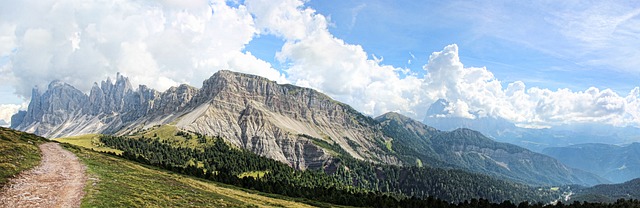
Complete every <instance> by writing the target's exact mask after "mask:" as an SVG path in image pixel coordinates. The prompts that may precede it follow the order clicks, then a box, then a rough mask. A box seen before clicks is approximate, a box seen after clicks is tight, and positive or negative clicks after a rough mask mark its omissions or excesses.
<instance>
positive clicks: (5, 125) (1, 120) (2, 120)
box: [0, 119, 9, 127]
mask: <svg viewBox="0 0 640 208" xmlns="http://www.w3.org/2000/svg"><path fill="white" fill-rule="evenodd" d="M0 127H9V123H7V121H5V120H4V119H0Z"/></svg>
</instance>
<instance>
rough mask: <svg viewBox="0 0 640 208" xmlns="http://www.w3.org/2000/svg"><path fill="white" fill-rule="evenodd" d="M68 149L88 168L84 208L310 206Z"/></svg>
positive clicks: (110, 157) (75, 148) (74, 148)
mask: <svg viewBox="0 0 640 208" xmlns="http://www.w3.org/2000/svg"><path fill="white" fill-rule="evenodd" d="M65 147H66V148H67V149H69V150H70V151H72V152H73V153H75V154H76V155H77V156H78V157H79V158H80V159H81V161H83V163H85V164H86V165H87V172H88V177H89V180H88V182H87V185H86V187H85V191H86V193H87V195H86V196H85V198H84V199H83V201H82V207H310V205H307V204H304V203H300V202H296V201H304V199H292V198H286V197H282V196H274V195H268V196H265V195H264V194H261V193H258V192H255V191H251V190H241V189H239V188H236V187H233V186H228V185H224V184H219V183H214V182H210V181H203V180H199V179H196V178H192V177H188V176H184V175H180V174H175V173H172V172H168V171H164V170H159V169H156V168H153V167H148V166H144V165H140V164H138V163H134V162H131V161H127V160H124V159H121V158H118V157H115V156H111V155H106V154H102V153H97V152H94V151H91V150H88V149H83V148H78V147H75V146H71V145H65ZM275 197H277V198H275ZM305 202H306V203H314V205H320V206H329V205H326V204H321V203H315V202H308V201H305Z"/></svg>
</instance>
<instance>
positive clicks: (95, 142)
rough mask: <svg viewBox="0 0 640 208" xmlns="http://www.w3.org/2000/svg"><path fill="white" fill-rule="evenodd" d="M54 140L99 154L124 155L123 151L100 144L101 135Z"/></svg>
mask: <svg viewBox="0 0 640 208" xmlns="http://www.w3.org/2000/svg"><path fill="white" fill-rule="evenodd" d="M53 140H55V141H58V142H61V143H69V144H72V145H76V146H80V147H85V148H89V149H93V150H95V151H99V152H113V153H116V154H122V151H120V150H117V149H113V148H109V147H106V146H104V145H103V144H102V143H101V142H100V134H85V135H80V136H72V137H64V138H55V139H53Z"/></svg>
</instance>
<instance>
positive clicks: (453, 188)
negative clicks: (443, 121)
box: [85, 127, 560, 206]
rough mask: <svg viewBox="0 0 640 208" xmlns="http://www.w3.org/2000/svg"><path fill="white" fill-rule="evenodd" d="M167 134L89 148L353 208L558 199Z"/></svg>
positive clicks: (522, 189) (437, 172) (471, 178)
mask: <svg viewBox="0 0 640 208" xmlns="http://www.w3.org/2000/svg"><path fill="white" fill-rule="evenodd" d="M167 129H170V128H169V127H157V128H155V129H154V130H150V131H143V132H140V134H136V135H132V136H124V137H122V136H121V137H114V136H106V135H105V136H102V137H101V139H100V143H92V144H93V145H95V146H93V147H104V146H108V147H111V148H116V149H119V150H122V151H124V153H123V157H125V158H129V159H131V160H135V161H139V162H142V163H145V164H150V165H155V166H158V167H162V168H164V169H168V170H173V171H177V172H183V173H185V174H191V175H194V176H197V177H201V178H205V179H209V180H213V181H219V182H224V183H229V184H233V185H236V186H241V187H245V188H251V189H256V190H260V191H264V192H268V193H276V194H282V195H288V196H294V197H304V198H310V199H313V200H319V201H325V202H330V203H336V204H344V205H352V206H369V205H367V203H366V201H367V200H366V199H367V198H366V197H369V196H368V195H370V194H374V195H372V196H371V197H373V196H375V193H376V192H386V193H391V194H397V195H398V196H400V197H405V196H416V197H419V198H422V197H429V196H431V197H436V198H438V199H443V200H447V201H451V202H461V201H464V200H465V199H470V198H485V199H488V200H490V201H493V202H501V201H504V200H513V201H523V200H528V201H550V200H552V199H554V198H556V197H558V196H559V194H560V193H554V192H553V191H545V190H538V189H537V188H533V187H529V186H526V185H522V184H517V183H513V182H510V181H505V180H498V179H495V178H491V177H488V176H484V175H479V174H472V173H467V172H464V171H459V170H444V169H437V168H428V167H424V168H416V167H407V168H400V167H397V166H388V165H375V164H371V163H368V162H362V161H360V160H357V159H354V158H350V157H340V158H337V159H335V160H333V161H331V163H328V164H326V166H327V168H326V169H325V170H326V171H330V172H327V173H320V172H317V171H312V170H307V171H299V170H295V169H293V168H291V167H289V166H287V165H285V164H282V163H280V162H277V161H275V160H272V159H268V158H264V157H260V156H258V155H255V154H254V153H251V152H248V151H246V150H242V149H236V148H233V146H230V144H228V143H225V142H223V140H222V139H220V138H217V137H210V136H205V135H199V134H196V133H188V132H183V131H178V132H176V133H175V134H172V135H173V136H172V137H168V138H162V136H161V133H159V132H161V131H166V130H167ZM145 135H156V136H155V137H153V136H152V137H146V136H145ZM143 136H144V137H143ZM174 136H175V137H174ZM85 138H87V139H90V137H85ZM192 142H193V143H192ZM194 144H195V145H194ZM93 147H92V148H93ZM336 150H338V151H340V150H339V149H337V148H336ZM247 175H254V176H256V177H258V176H259V177H258V178H255V177H254V180H248V181H247V178H243V176H247ZM331 190H332V191H331ZM504 190H509V191H504ZM372 191H375V192H372ZM339 193H343V194H352V193H356V194H365V195H364V196H360V197H357V199H355V198H354V199H349V198H348V196H344V197H342V198H335V196H334V195H335V194H339ZM341 199H349V200H346V201H344V200H341ZM336 200H338V201H336ZM371 200H374V198H372V199H371Z"/></svg>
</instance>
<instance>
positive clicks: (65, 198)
mask: <svg viewBox="0 0 640 208" xmlns="http://www.w3.org/2000/svg"><path fill="white" fill-rule="evenodd" d="M40 150H41V151H42V161H41V162H40V165H38V166H37V167H36V168H34V169H32V170H28V171H25V172H23V173H21V174H20V175H19V176H18V177H16V178H14V179H12V180H11V181H10V182H9V183H8V184H7V185H6V186H5V187H4V188H3V189H2V191H1V192H0V207H80V202H81V201H82V197H83V196H84V191H83V188H84V185H85V181H86V176H85V166H84V165H82V164H81V163H80V161H78V157H76V156H75V155H74V154H73V153H71V152H69V151H67V150H64V149H62V147H60V145H59V144H58V143H45V144H42V145H40Z"/></svg>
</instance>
